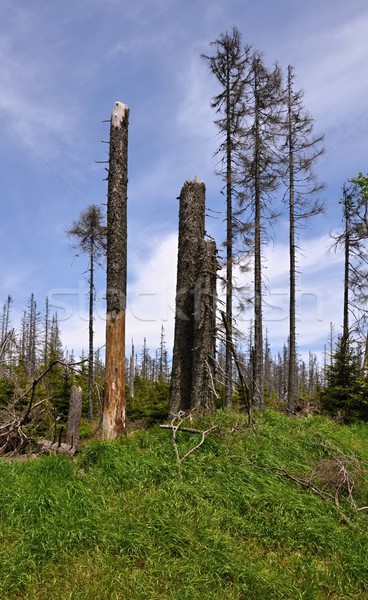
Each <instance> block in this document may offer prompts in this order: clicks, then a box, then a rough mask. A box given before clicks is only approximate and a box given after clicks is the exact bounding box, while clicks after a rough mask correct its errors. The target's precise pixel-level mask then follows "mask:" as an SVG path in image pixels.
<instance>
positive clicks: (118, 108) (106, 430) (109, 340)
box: [102, 102, 129, 439]
mask: <svg viewBox="0 0 368 600" xmlns="http://www.w3.org/2000/svg"><path fill="white" fill-rule="evenodd" d="M128 122H129V108H128V107H127V106H126V105H125V104H123V103H121V102H116V103H115V106H114V108H113V111H112V114H111V126H110V158H109V176H108V198H107V290H106V304H107V306H106V382H105V399H104V411H103V420H102V434H103V438H104V439H115V438H117V437H118V436H120V435H122V434H124V433H125V415H126V399H125V309H126V280H127V184H128Z"/></svg>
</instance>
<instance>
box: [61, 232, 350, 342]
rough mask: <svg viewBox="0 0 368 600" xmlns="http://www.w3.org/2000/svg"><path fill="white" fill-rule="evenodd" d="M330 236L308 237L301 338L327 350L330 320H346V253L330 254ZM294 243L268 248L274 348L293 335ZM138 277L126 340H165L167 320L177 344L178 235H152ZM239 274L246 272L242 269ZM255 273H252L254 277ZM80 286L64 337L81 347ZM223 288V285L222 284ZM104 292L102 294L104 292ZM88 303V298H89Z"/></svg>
mask: <svg viewBox="0 0 368 600" xmlns="http://www.w3.org/2000/svg"><path fill="white" fill-rule="evenodd" d="M327 245H328V237H327V236H321V237H319V238H314V239H310V240H308V241H305V242H304V243H303V247H304V254H305V258H303V259H302V260H301V268H302V270H303V275H302V278H301V281H300V282H299V283H300V284H299V290H298V294H297V332H298V344H299V345H300V346H302V347H303V348H304V347H305V346H308V347H310V348H311V349H314V350H315V351H319V352H321V351H322V349H323V344H324V342H325V341H326V340H327V338H328V335H329V329H330V322H333V323H335V324H336V326H337V327H338V324H339V323H340V321H341V303H342V279H341V275H342V271H341V267H342V261H343V257H342V255H341V253H337V254H334V253H328V254H326V246H327ZM287 257H288V248H287V245H286V244H274V245H273V246H272V247H271V246H269V247H268V248H267V249H266V250H265V262H266V264H267V265H268V279H269V281H268V289H267V290H266V291H265V295H264V302H265V306H264V328H265V329H266V328H267V329H268V335H269V339H270V343H271V349H272V351H273V352H276V351H278V350H280V349H281V348H282V346H283V344H284V343H285V342H286V340H287V335H288V310H289V308H288V302H289V291H288V277H289V266H288V259H287ZM131 262H132V264H131V270H132V272H133V278H132V281H131V282H130V283H129V285H128V301H127V314H126V319H127V325H126V343H127V348H128V347H129V346H130V340H131V339H133V340H134V343H135V347H136V350H137V351H138V352H139V348H140V347H141V345H142V344H143V339H144V338H146V340H147V345H148V347H150V348H151V350H155V349H156V348H157V347H158V346H159V340H160V331H161V325H163V326H164V328H165V332H166V343H167V348H168V349H169V350H171V348H172V343H173V333H174V314H175V287H176V266H177V236H176V233H170V234H168V235H166V236H163V237H162V238H161V239H152V240H151V243H150V245H149V246H148V247H147V248H146V251H145V256H144V257H143V256H139V255H135V256H133V257H132V259H131ZM238 277H239V279H240V278H241V277H240V275H238ZM248 279H249V277H248ZM82 288H83V289H81V290H80V292H79V294H80V296H81V297H82V302H81V301H79V305H80V306H79V308H78V307H77V308H75V309H74V310H72V311H71V312H72V314H71V315H70V316H69V318H68V319H67V320H65V321H62V322H61V330H62V339H63V343H64V344H66V345H67V346H68V348H69V349H70V350H71V349H72V348H74V349H75V350H77V351H78V352H80V351H81V348H82V347H84V348H86V347H87V339H88V311H87V310H86V306H85V303H86V293H85V292H86V289H85V286H83V285H82ZM219 293H220V289H219ZM99 295H100V296H102V295H103V294H102V292H101V294H99ZM83 303H84V304H83ZM252 318H253V313H252V309H251V308H250V310H249V311H248V312H247V313H245V314H243V315H240V316H239V317H238V318H237V322H238V326H239V328H240V329H241V331H242V333H243V334H245V335H246V334H247V332H248V328H249V323H250V320H251V319H252ZM104 336H105V304H104V302H103V301H100V302H99V303H98V304H97V306H96V311H95V346H102V345H103V344H104V343H105V341H104V340H105V337H104Z"/></svg>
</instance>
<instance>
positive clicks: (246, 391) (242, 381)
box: [221, 311, 252, 425]
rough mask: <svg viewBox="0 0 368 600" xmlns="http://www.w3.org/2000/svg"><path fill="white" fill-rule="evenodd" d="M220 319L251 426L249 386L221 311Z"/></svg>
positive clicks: (224, 316)
mask: <svg viewBox="0 0 368 600" xmlns="http://www.w3.org/2000/svg"><path fill="white" fill-rule="evenodd" d="M221 318H222V322H223V324H224V327H225V331H226V338H227V340H228V341H229V342H230V348H231V354H232V355H233V359H234V362H235V365H236V369H237V371H238V375H239V381H240V385H241V387H242V391H243V396H244V402H245V408H246V411H247V415H248V424H249V425H251V424H252V416H251V412H250V411H251V406H250V389H249V386H248V384H247V382H246V381H245V379H244V377H243V373H242V370H241V368H240V363H239V359H238V355H237V352H236V350H235V346H234V343H233V339H232V336H231V335H230V331H229V326H228V322H227V320H226V315H225V313H224V312H223V311H221Z"/></svg>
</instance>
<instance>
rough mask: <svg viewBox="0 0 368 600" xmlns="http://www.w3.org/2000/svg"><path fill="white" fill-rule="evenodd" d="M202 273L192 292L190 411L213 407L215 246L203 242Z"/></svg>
mask: <svg viewBox="0 0 368 600" xmlns="http://www.w3.org/2000/svg"><path fill="white" fill-rule="evenodd" d="M200 264H201V274H200V278H199V280H198V282H197V287H196V291H195V310H194V322H193V325H194V347H193V372H192V396H191V408H192V409H195V410H213V409H214V408H215V397H216V391H215V384H214V381H215V353H216V276H217V270H218V268H219V267H218V263H217V258H216V243H215V242H214V241H210V240H206V241H203V242H202V253H201V256H200Z"/></svg>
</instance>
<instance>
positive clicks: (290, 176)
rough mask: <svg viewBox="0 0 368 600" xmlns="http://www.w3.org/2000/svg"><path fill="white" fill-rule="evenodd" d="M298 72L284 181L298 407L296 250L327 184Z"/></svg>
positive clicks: (289, 108)
mask: <svg viewBox="0 0 368 600" xmlns="http://www.w3.org/2000/svg"><path fill="white" fill-rule="evenodd" d="M293 80H294V72H293V68H292V67H291V66H289V67H288V76H287V88H286V92H285V99H286V113H285V114H286V118H285V122H284V131H285V133H284V135H285V142H284V146H283V152H284V165H285V169H284V181H285V184H286V188H287V195H286V198H287V203H288V209H289V256H290V275H289V277H290V304H289V365H288V393H287V404H288V409H289V410H290V411H293V410H294V407H295V400H296V397H297V394H298V365H297V350H296V314H295V313H296V272H297V263H296V253H297V238H296V236H297V226H298V225H299V226H300V223H301V222H305V220H306V219H308V218H310V217H312V216H314V215H317V214H319V213H321V212H322V210H323V203H322V202H321V201H320V200H319V198H317V199H315V198H316V195H317V194H318V193H319V192H320V191H321V190H322V189H323V184H321V183H318V182H317V181H316V178H315V175H314V171H313V168H314V166H315V163H316V160H317V159H318V158H319V157H320V156H321V154H322V153H323V147H322V145H321V143H322V140H323V136H313V119H312V118H311V116H310V115H309V114H308V113H307V111H306V110H305V107H304V104H303V92H302V91H300V90H299V91H295V90H294V87H293Z"/></svg>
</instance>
